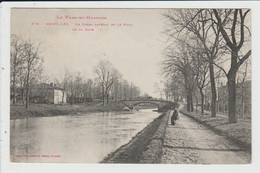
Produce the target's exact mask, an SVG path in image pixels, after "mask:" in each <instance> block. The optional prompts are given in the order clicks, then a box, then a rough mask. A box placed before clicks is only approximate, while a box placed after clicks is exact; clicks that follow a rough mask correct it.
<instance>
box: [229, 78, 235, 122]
mask: <svg viewBox="0 0 260 173" xmlns="http://www.w3.org/2000/svg"><path fill="white" fill-rule="evenodd" d="M228 122H229V123H236V122H237V116H236V76H235V74H232V75H229V77H228Z"/></svg>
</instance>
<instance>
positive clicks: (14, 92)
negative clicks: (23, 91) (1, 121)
mask: <svg viewBox="0 0 260 173" xmlns="http://www.w3.org/2000/svg"><path fill="white" fill-rule="evenodd" d="M15 71H16V69H15V68H14V74H13V104H14V105H15V104H16V87H15V85H16V81H15V80H16V78H15V76H16V75H15Z"/></svg>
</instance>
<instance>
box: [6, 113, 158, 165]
mask: <svg viewBox="0 0 260 173" xmlns="http://www.w3.org/2000/svg"><path fill="white" fill-rule="evenodd" d="M159 115H160V114H159V113H158V112H153V111H152V109H143V110H140V111H136V112H134V113H133V114H126V113H119V112H113V113H112V112H110V113H109V112H104V113H87V114H78V115H75V114H74V115H66V116H55V117H32V118H25V119H15V120H11V123H10V131H11V136H10V155H11V161H13V162H27V163H28V162H41V163H44V162H46V163H50V162H52V163H58V162H59V163H98V162H100V161H102V160H103V159H104V157H106V156H107V155H108V154H109V153H111V152H113V151H115V150H116V149H117V148H119V147H120V146H121V145H123V144H126V143H127V142H129V141H130V140H131V139H132V137H134V136H135V135H136V134H137V133H138V132H139V131H141V130H142V129H143V128H144V127H145V126H147V125H148V124H149V123H150V122H152V121H153V119H155V118H157V117H158V116H159Z"/></svg>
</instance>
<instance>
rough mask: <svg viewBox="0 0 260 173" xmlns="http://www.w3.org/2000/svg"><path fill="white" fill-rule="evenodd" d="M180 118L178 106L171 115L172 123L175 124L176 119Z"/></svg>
mask: <svg viewBox="0 0 260 173" xmlns="http://www.w3.org/2000/svg"><path fill="white" fill-rule="evenodd" d="M178 118H179V116H178V111H177V108H174V111H173V114H172V116H171V124H172V125H175V121H176V120H177V119H178Z"/></svg>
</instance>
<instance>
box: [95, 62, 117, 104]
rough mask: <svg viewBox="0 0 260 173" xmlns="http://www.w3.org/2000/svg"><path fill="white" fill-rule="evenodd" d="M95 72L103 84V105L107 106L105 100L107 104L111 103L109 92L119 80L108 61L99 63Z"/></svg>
mask: <svg viewBox="0 0 260 173" xmlns="http://www.w3.org/2000/svg"><path fill="white" fill-rule="evenodd" d="M95 72H96V74H97V75H98V79H99V82H100V84H101V88H102V99H103V105H105V99H106V102H107V103H108V102H109V92H110V89H111V87H112V85H113V83H114V81H115V78H117V76H116V72H115V69H114V68H113V67H112V64H111V63H110V62H109V61H107V60H101V61H99V63H98V66H97V67H96V68H95Z"/></svg>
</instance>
